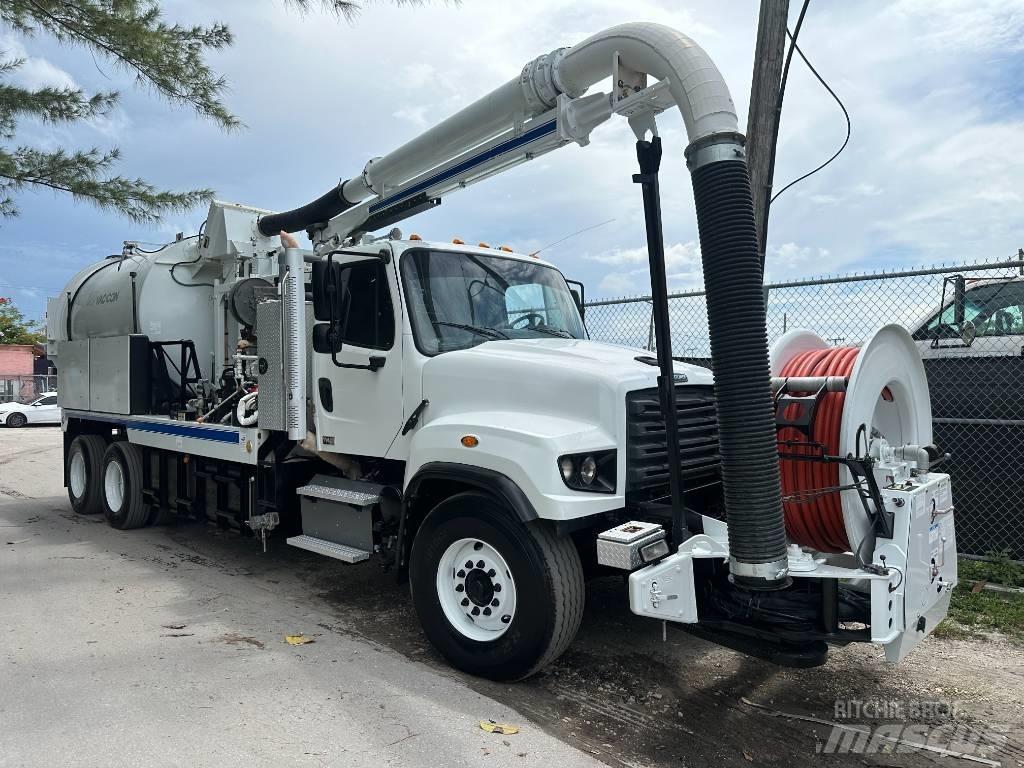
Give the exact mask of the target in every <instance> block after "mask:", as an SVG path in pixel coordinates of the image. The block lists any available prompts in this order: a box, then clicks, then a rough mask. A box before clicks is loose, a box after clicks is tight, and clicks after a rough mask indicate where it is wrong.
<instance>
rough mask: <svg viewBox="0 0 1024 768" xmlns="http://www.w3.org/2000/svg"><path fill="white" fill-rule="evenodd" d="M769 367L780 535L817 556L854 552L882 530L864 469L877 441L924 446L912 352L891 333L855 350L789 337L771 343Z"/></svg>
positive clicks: (924, 417) (927, 412)
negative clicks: (779, 491) (783, 532)
mask: <svg viewBox="0 0 1024 768" xmlns="http://www.w3.org/2000/svg"><path fill="white" fill-rule="evenodd" d="M770 362H771V372H772V377H773V378H772V387H773V390H775V399H776V426H777V435H778V440H779V450H780V459H779V463H780V474H781V479H782V492H783V509H784V513H785V520H786V533H787V535H788V537H789V538H790V540H791V541H793V542H794V543H797V544H800V545H802V546H806V547H809V548H811V549H814V550H817V551H819V552H854V553H858V551H859V548H860V546H861V545H862V544H863V543H864V542H865V540H867V539H869V538H871V537H872V536H873V535H874V534H875V533H876V532H877V531H878V526H879V524H880V523H881V524H882V526H883V528H884V523H885V518H884V515H885V512H884V508H883V507H882V505H881V504H880V498H879V496H878V489H877V485H876V481H875V478H874V476H873V473H872V471H871V467H872V466H873V459H872V452H874V453H877V450H878V449H877V446H878V445H879V444H880V443H879V441H881V440H885V441H886V442H887V443H889V444H890V445H892V446H896V447H899V446H904V445H914V446H924V445H929V444H930V443H931V441H932V420H931V403H930V400H929V396H928V381H927V378H926V376H925V371H924V364H923V363H922V362H921V356H920V354H919V352H918V350H917V347H916V346H915V345H914V342H913V340H912V339H911V337H910V334H909V333H907V331H906V330H905V329H904V328H902V327H901V326H898V325H887V326H885V327H883V328H880V329H879V330H878V331H876V332H875V333H874V334H873V335H872V336H871V338H869V339H868V341H867V342H866V343H865V344H864V345H863V346H862V347H859V348H858V347H833V346H830V345H829V344H827V343H826V342H825V341H824V339H822V338H821V337H820V336H818V335H817V334H815V333H813V332H811V331H805V330H794V331H790V332H788V333H786V334H784V335H783V336H782V337H781V338H780V339H779V340H778V341H777V342H776V343H775V345H774V346H773V347H772V349H771V353H770Z"/></svg>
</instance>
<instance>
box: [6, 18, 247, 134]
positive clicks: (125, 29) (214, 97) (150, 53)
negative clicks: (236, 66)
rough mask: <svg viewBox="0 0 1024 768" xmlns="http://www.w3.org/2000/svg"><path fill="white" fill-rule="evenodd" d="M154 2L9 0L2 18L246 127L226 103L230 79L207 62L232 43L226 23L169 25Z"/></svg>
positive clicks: (164, 93) (224, 120)
mask: <svg viewBox="0 0 1024 768" xmlns="http://www.w3.org/2000/svg"><path fill="white" fill-rule="evenodd" d="M162 18H163V17H162V14H161V12H160V8H159V6H158V5H157V4H156V3H155V2H153V0H121V1H120V2H116V3H111V2H108V1H105V0H81V1H79V2H74V3H72V2H63V1H59V0H4V3H3V4H2V5H0V20H2V21H4V22H6V23H7V24H9V25H10V26H12V27H13V28H14V29H16V30H18V31H21V32H23V33H25V34H32V33H34V32H36V31H38V30H43V31H46V32H49V33H50V34H52V35H53V36H54V37H56V38H57V39H58V40H60V41H62V42H74V43H79V44H81V45H84V46H86V47H87V48H91V49H92V50H94V51H96V52H98V53H100V54H101V55H103V56H106V57H107V58H109V59H111V60H113V61H114V62H116V63H117V64H119V65H120V66H122V67H124V68H125V69H127V70H129V71H132V72H134V73H135V75H136V78H137V80H138V81H139V82H140V83H145V84H148V85H150V86H152V87H153V88H154V89H155V90H156V91H157V92H158V93H159V94H161V95H162V96H164V97H165V98H167V99H168V100H169V101H171V102H174V103H179V104H187V105H189V106H191V107H192V108H193V109H195V110H196V111H197V112H198V113H199V114H201V115H203V116H205V117H209V118H211V119H213V120H214V121H216V122H217V123H218V124H220V125H221V126H222V127H224V128H228V129H231V128H237V127H239V126H240V125H241V123H240V121H239V120H238V118H237V117H235V116H234V115H232V114H231V113H230V112H229V111H228V110H227V108H226V107H225V106H224V104H223V103H222V102H221V96H222V94H223V93H224V91H225V90H226V87H227V83H226V81H225V79H224V78H223V77H218V76H217V75H215V74H214V72H213V70H212V69H210V67H209V65H208V64H207V63H206V61H205V60H204V56H205V54H206V53H207V52H209V51H212V50H219V49H221V48H223V47H225V46H227V45H230V44H231V41H232V36H231V32H230V31H229V30H228V28H227V27H226V26H224V25H223V24H213V25H212V26H209V27H202V26H198V25H197V26H190V27H184V26H181V25H180V24H173V25H171V24H167V23H165V22H164V21H163V20H162Z"/></svg>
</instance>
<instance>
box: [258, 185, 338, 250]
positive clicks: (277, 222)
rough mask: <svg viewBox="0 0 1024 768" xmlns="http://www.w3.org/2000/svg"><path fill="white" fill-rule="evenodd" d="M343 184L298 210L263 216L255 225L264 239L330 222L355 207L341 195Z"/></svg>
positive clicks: (293, 209)
mask: <svg viewBox="0 0 1024 768" xmlns="http://www.w3.org/2000/svg"><path fill="white" fill-rule="evenodd" d="M345 184H346V182H344V181H343V182H341V183H340V184H338V186H336V187H334V188H333V189H332V190H331V191H330V192H327V193H326V194H323V195H321V196H320V197H318V198H317V199H316V200H314V201H313V202H311V203H306V204H305V205H303V206H300V207H299V208H292V210H290V211H283V212H282V213H271V214H268V215H266V216H263V217H262V218H261V219H260V220H259V224H257V226H258V227H259V230H260V232H261V233H262V234H263V236H264V237H272V236H273V235H276V234H277V233H279V232H298V231H299V230H302V229H307V228H308V227H311V226H313V225H314V224H320V223H321V222H325V221H330V220H331V219H333V218H334V217H335V216H337V215H338V214H339V213H341V212H342V211H346V210H348V209H349V208H351V207H352V206H353V205H355V203H353V202H350V201H349V200H346V199H345V196H344V195H343V194H342V188H343V187H344V186H345Z"/></svg>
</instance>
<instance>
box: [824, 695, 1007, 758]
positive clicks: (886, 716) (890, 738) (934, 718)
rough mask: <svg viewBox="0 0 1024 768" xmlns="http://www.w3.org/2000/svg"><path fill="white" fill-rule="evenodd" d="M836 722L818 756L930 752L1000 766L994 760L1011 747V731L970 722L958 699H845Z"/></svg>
mask: <svg viewBox="0 0 1024 768" xmlns="http://www.w3.org/2000/svg"><path fill="white" fill-rule="evenodd" d="M833 717H834V721H833V723H832V730H831V732H830V733H829V735H828V738H827V739H826V740H825V741H824V742H819V743H818V746H817V748H816V750H815V751H816V752H817V753H818V754H829V755H835V754H857V755H872V754H908V753H913V752H928V753H932V754H938V755H945V756H948V757H959V758H968V759H969V760H971V762H974V763H980V764H982V765H990V766H999V765H1001V764H1000V762H999V761H998V760H996V759H994V758H995V757H997V756H998V752H999V751H1000V748H1001V747H1003V746H1004V745H1005V744H1006V734H1005V728H999V727H997V726H989V725H985V726H980V725H979V724H977V723H971V722H968V721H967V719H966V717H965V716H964V715H963V714H962V709H961V706H960V702H957V701H953V700H944V699H938V700H936V699H843V700H837V701H836V702H835V705H834V707H833ZM835 721H845V722H835ZM864 721H869V722H864ZM880 721H881V722H880Z"/></svg>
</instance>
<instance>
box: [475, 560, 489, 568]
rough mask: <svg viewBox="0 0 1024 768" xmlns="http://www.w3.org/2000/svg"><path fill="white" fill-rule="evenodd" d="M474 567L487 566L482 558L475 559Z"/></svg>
mask: <svg viewBox="0 0 1024 768" xmlns="http://www.w3.org/2000/svg"><path fill="white" fill-rule="evenodd" d="M476 567H477V568H486V567H487V565H486V563H484V561H483V560H477V561H476Z"/></svg>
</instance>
